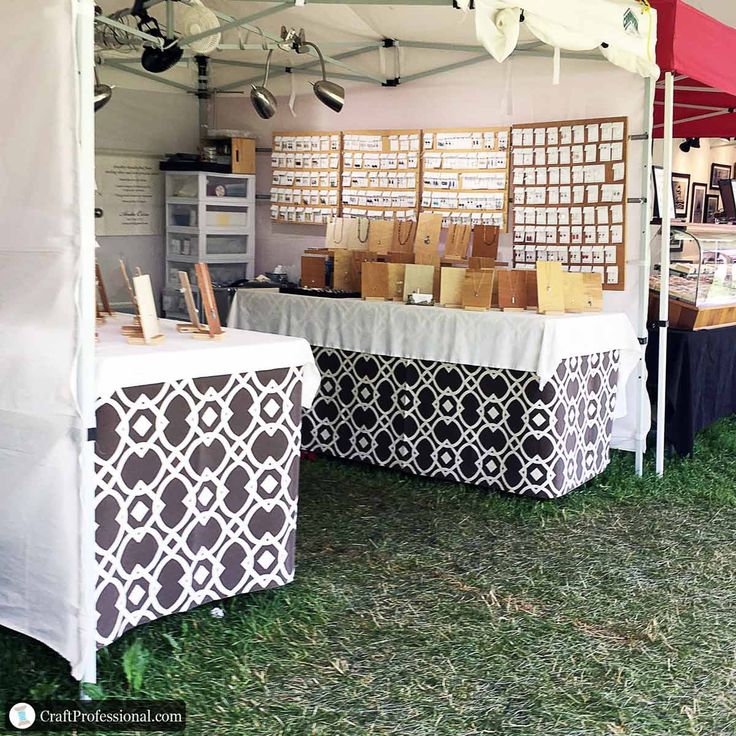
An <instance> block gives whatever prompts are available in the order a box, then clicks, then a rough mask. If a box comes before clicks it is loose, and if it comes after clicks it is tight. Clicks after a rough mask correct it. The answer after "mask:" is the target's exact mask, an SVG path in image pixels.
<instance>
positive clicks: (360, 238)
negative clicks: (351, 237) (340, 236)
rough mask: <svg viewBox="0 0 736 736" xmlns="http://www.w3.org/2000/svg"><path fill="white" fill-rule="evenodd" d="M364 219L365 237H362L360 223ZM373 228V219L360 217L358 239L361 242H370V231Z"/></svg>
mask: <svg viewBox="0 0 736 736" xmlns="http://www.w3.org/2000/svg"><path fill="white" fill-rule="evenodd" d="M362 220H365V237H364V238H363V237H361V235H360V223H361V221H362ZM370 229H371V221H370V220H369V219H368V218H367V217H359V218H358V241H359V242H361V243H367V242H368V233H369V232H370Z"/></svg>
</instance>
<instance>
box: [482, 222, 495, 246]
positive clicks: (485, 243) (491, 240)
mask: <svg viewBox="0 0 736 736" xmlns="http://www.w3.org/2000/svg"><path fill="white" fill-rule="evenodd" d="M492 227H493V225H483V245H493V242H494V240H495V239H496V238H495V236H494V237H492V238H491V239H490V240H486V235H487V233H488V231H489V230H490V229H491V228H492ZM491 233H493V230H491Z"/></svg>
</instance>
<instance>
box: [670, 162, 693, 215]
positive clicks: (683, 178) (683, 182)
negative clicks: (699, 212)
mask: <svg viewBox="0 0 736 736" xmlns="http://www.w3.org/2000/svg"><path fill="white" fill-rule="evenodd" d="M672 196H673V198H674V200H675V217H677V218H680V219H683V220H684V219H687V203H688V200H689V199H690V174H675V173H673V174H672Z"/></svg>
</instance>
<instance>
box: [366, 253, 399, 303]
mask: <svg viewBox="0 0 736 736" xmlns="http://www.w3.org/2000/svg"><path fill="white" fill-rule="evenodd" d="M388 267H389V264H388V263H380V262H378V261H373V262H367V263H364V264H363V268H362V273H361V282H360V283H361V287H360V292H361V296H362V297H363V299H365V301H378V302H385V301H386V300H387V299H391V298H392V297H393V292H391V290H390V289H389V277H388Z"/></svg>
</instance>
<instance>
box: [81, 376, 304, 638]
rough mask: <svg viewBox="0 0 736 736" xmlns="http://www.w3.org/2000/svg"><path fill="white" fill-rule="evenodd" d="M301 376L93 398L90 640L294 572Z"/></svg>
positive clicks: (159, 387) (189, 383) (141, 389)
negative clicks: (93, 618)
mask: <svg viewBox="0 0 736 736" xmlns="http://www.w3.org/2000/svg"><path fill="white" fill-rule="evenodd" d="M301 387H302V384H301V369H300V368H285V369H283V370H271V371H263V372H259V373H248V374H240V375H227V376H217V377H208V378H200V379H193V380H182V381H172V382H171V383H165V384H156V385H151V386H137V387H134V388H125V389H121V390H119V391H117V392H116V393H115V394H114V395H113V396H112V398H110V399H108V400H104V401H100V402H98V406H97V441H96V444H95V456H96V457H95V470H96V478H97V491H96V503H95V519H96V524H97V529H96V560H97V586H96V601H97V643H98V646H99V647H103V646H106V645H107V644H109V643H110V642H112V641H114V640H115V639H117V638H118V637H120V636H121V635H122V634H123V633H124V632H125V631H127V630H128V629H130V628H133V627H134V626H138V625H139V624H142V623H146V622H148V621H153V620H154V619H157V618H160V617H162V616H166V615H169V614H171V613H176V612H179V611H186V610H188V609H190V608H193V607H194V606H198V605H201V604H202V603H207V602H209V601H215V600H219V599H222V598H227V597H230V596H233V595H236V594H238V593H245V592H248V591H255V590H262V589H265V588H274V587H278V586H280V585H284V584H286V583H288V582H290V581H291V580H292V579H293V577H294V545H295V535H296V516H297V491H298V479H299V452H300V447H299V442H300V423H301Z"/></svg>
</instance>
